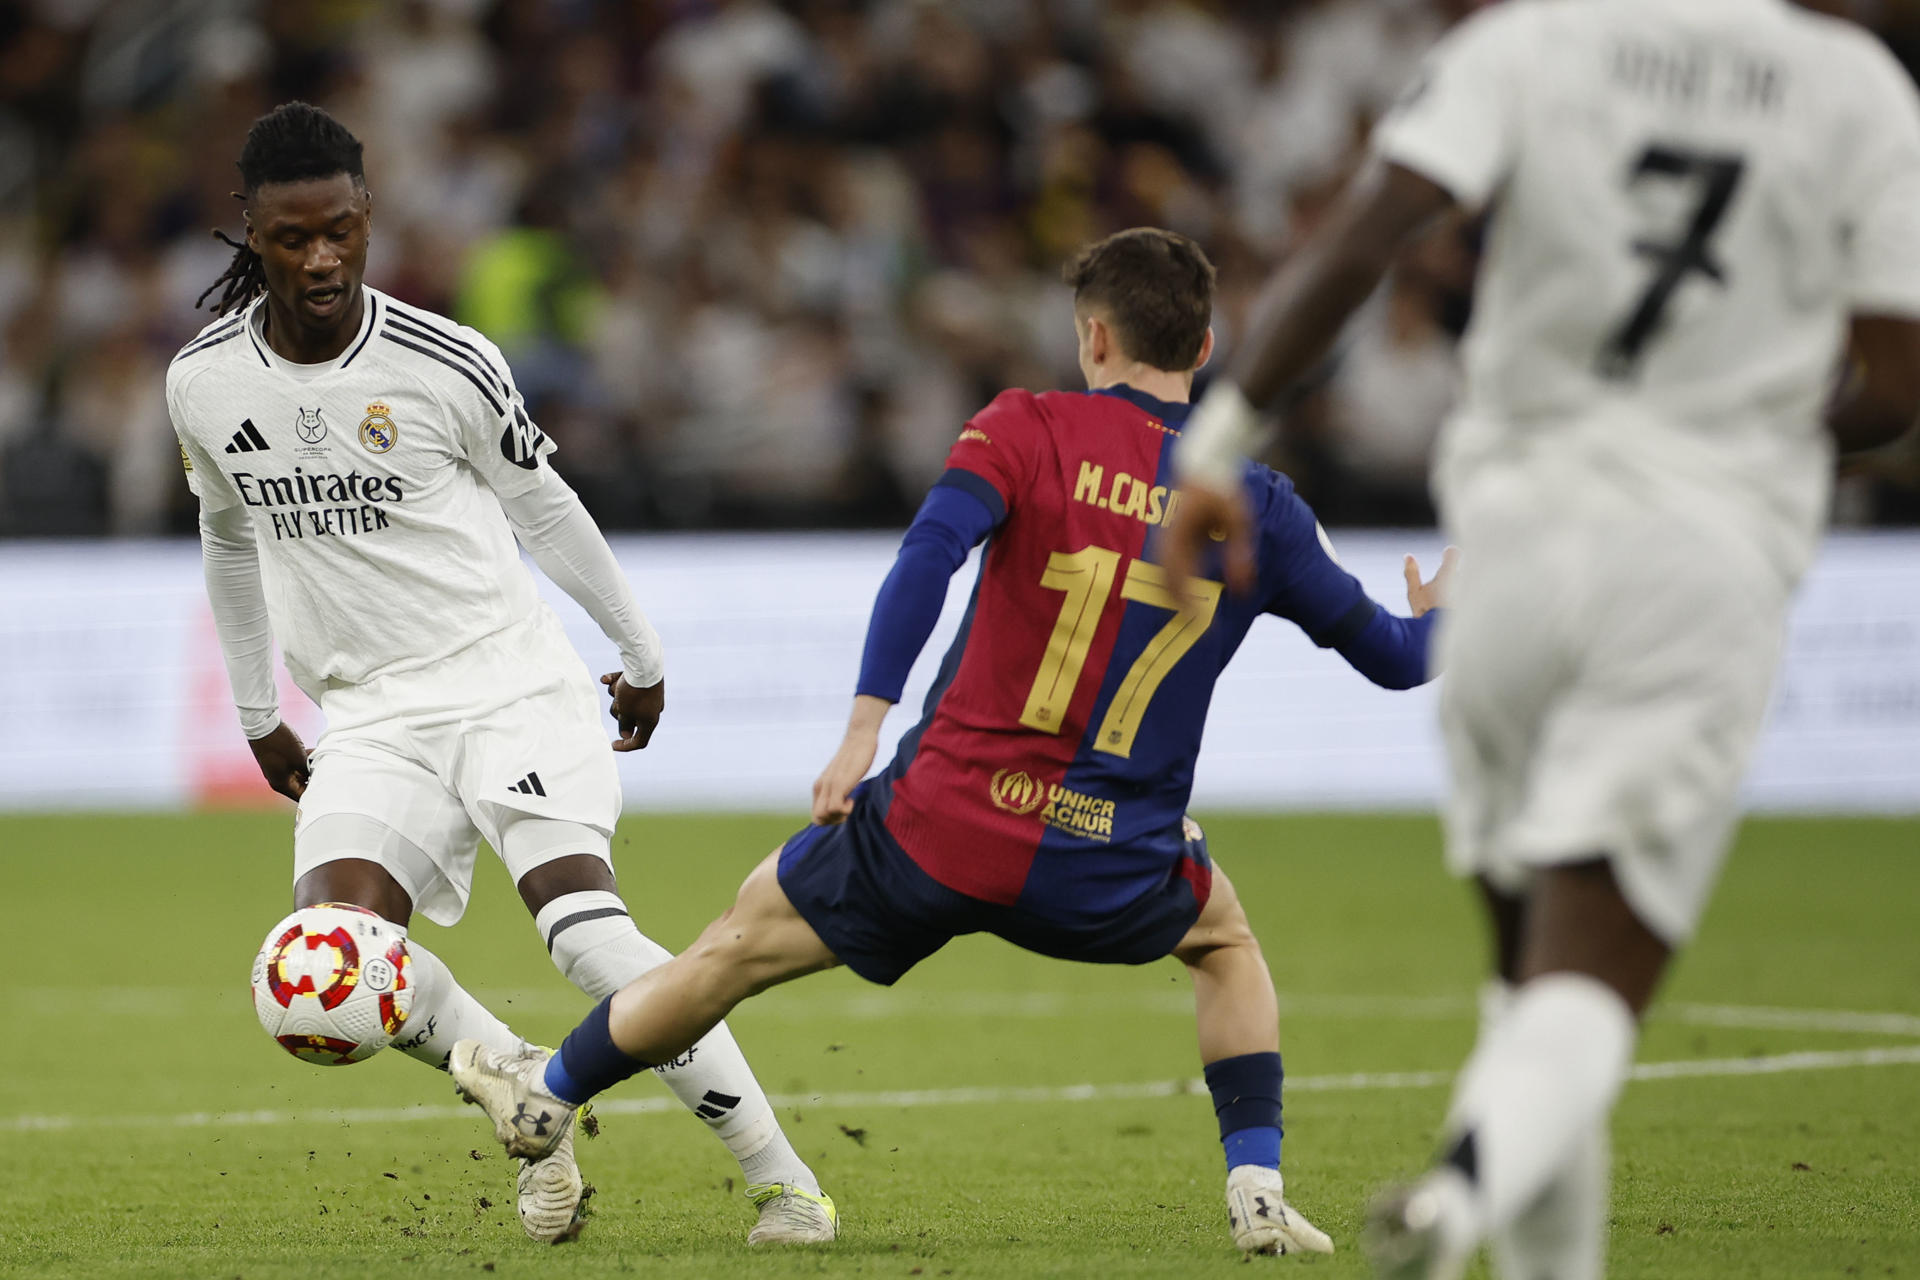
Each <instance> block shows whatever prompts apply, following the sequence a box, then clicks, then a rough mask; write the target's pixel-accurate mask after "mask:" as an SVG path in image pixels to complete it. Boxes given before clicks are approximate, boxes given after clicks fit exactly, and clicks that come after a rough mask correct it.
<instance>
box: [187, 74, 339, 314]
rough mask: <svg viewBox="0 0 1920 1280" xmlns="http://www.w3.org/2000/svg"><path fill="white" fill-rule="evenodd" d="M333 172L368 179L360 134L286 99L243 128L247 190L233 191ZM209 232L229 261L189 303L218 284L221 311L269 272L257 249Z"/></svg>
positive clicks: (242, 301)
mask: <svg viewBox="0 0 1920 1280" xmlns="http://www.w3.org/2000/svg"><path fill="white" fill-rule="evenodd" d="M337 173H344V174H346V175H347V176H348V177H350V178H352V179H353V180H354V182H355V183H356V184H360V185H364V184H365V183H366V171H365V169H364V168H363V167H362V165H361V158H360V139H358V138H356V137H354V136H353V134H351V133H349V132H348V131H347V128H346V126H345V125H343V124H341V123H340V122H339V121H338V120H335V119H334V118H333V117H332V116H330V115H328V114H327V113H326V112H325V111H323V110H321V109H320V108H319V107H316V106H313V105H311V104H310V103H305V102H285V103H282V104H280V105H279V106H277V107H275V108H274V109H273V110H272V111H269V112H268V113H267V114H266V115H264V116H261V117H260V118H259V119H258V120H255V121H254V122H253V127H252V128H251V129H248V130H247V142H246V145H245V146H244V147H242V148H241V149H240V182H241V185H242V186H243V187H244V188H245V190H244V192H242V191H236V192H234V193H233V194H234V198H235V199H236V200H248V199H251V198H252V196H253V193H254V192H255V191H258V190H259V189H260V188H261V187H264V186H269V185H271V184H273V183H277V182H307V181H310V180H312V179H314V178H331V177H333V176H334V175H335V174H337ZM213 238H214V239H216V240H218V241H220V242H221V243H222V244H225V245H230V246H231V247H232V248H233V261H232V262H230V263H228V264H227V269H226V270H225V271H224V272H222V273H221V275H220V278H219V279H218V280H215V281H214V282H213V283H212V284H210V285H208V286H207V290H206V292H205V293H202V294H201V295H200V296H199V297H198V298H197V299H195V300H194V304H193V305H194V307H195V308H198V307H200V306H201V305H203V304H204V303H205V302H206V300H207V297H208V295H209V294H212V293H213V292H214V291H215V290H219V292H220V298H219V301H217V302H216V303H214V306H213V313H214V314H215V315H217V316H223V315H225V314H227V312H229V311H231V310H233V309H234V308H236V307H242V306H245V305H246V304H247V303H249V302H251V301H253V299H254V296H255V295H256V294H260V293H263V292H265V291H266V287H267V276H266V272H265V271H264V270H263V269H262V267H261V265H260V255H259V254H257V253H255V252H254V251H253V250H252V249H249V248H248V247H247V242H246V240H245V239H240V240H235V239H234V238H233V237H232V236H230V235H228V234H227V233H226V232H224V231H221V230H220V229H219V228H217V227H216V228H215V229H214V232H213Z"/></svg>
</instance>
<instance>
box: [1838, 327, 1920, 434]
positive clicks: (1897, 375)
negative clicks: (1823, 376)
mask: <svg viewBox="0 0 1920 1280" xmlns="http://www.w3.org/2000/svg"><path fill="white" fill-rule="evenodd" d="M1916 417H1920V320H1914V319H1911V318H1909V317H1906V316H1890V315H1880V316H1875V315H1856V316H1854V317H1853V319H1852V322H1851V324H1850V326H1849V329H1848V335H1847V371H1846V376H1845V378H1844V379H1843V380H1842V382H1841V385H1840V388H1839V390H1838V392H1837V393H1836V394H1835V396H1834V398H1833V404H1832V405H1831V407H1830V408H1829V409H1828V411H1827V430H1828V431H1829V432H1831V433H1832V434H1833V439H1834V443H1835V444H1837V445H1838V446H1839V447H1840V449H1841V451H1842V452H1852V451H1854V450H1858V449H1877V448H1880V447H1881V446H1882V445H1889V444H1892V443H1893V442H1894V441H1896V440H1898V439H1899V438H1900V437H1902V436H1904V435H1905V434H1906V433H1907V432H1908V431H1909V430H1911V429H1912V427H1913V423H1914V420H1915V418H1916Z"/></svg>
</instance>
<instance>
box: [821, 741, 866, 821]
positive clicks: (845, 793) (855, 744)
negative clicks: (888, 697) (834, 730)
mask: <svg viewBox="0 0 1920 1280" xmlns="http://www.w3.org/2000/svg"><path fill="white" fill-rule="evenodd" d="M879 749H880V738H879V736H878V735H877V734H868V733H863V732H860V731H858V730H854V729H849V730H847V736H846V737H844V738H842V739H841V740H840V749H839V750H838V751H836V752H834V753H833V759H831V760H829V761H827V767H826V768H825V769H823V770H821V772H820V776H819V777H818V778H815V779H814V780H813V820H814V821H815V822H816V823H818V824H820V825H821V826H829V827H830V826H832V825H833V824H834V823H836V822H845V821H846V820H847V815H848V814H850V813H852V812H853V789H854V788H855V787H857V786H859V785H860V780H861V779H862V778H864V777H866V776H867V770H869V769H871V768H872V767H873V757H874V754H875V753H876V752H877V751H878V750H879Z"/></svg>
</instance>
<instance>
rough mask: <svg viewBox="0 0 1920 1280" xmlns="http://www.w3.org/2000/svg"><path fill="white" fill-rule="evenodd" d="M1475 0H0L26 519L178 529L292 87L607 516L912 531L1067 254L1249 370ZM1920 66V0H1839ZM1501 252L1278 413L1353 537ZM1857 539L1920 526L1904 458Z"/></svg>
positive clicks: (2, 438)
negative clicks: (1267, 285)
mask: <svg viewBox="0 0 1920 1280" xmlns="http://www.w3.org/2000/svg"><path fill="white" fill-rule="evenodd" d="M1472 7H1473V0H1291V2H1288V0H945V2H942V3H933V2H931V0H777V2H776V0H651V2H649V0H623V2H615V0H601V2H593V0H396V2H391V3H373V2H371V0H261V2H258V3H255V2H251V0H0V532H4V533H11V534H47V535H52V534H58V535H72V534H95V533H111V534H146V533H164V532H184V531H186V530H188V529H191V528H192V508H191V499H190V498H189V496H188V494H187V492H186V488H185V486H184V484H183V483H182V482H181V478H180V474H179V465H178V458H177V453H176V450H175V447H174V444H173V439H172V432H171V430H170V428H169V425H168V423H167V419H166V407H165V399H164V393H163V383H164V371H165V368H166V365H167V362H168V360H169V359H170V357H171V356H172V354H173V353H174V351H175V350H177V349H178V347H179V346H180V345H181V343H182V342H184V341H185V340H186V339H187V338H188V337H190V336H191V335H192V334H193V333H194V332H195V331H196V330H197V329H199V328H200V326H201V325H203V324H205V323H206V322H207V321H208V319H210V316H209V314H208V313H207V312H206V311H196V310H195V299H196V297H197V296H198V295H199V294H200V293H201V291H202V290H204V289H206V288H207V286H208V285H210V284H211V283H212V282H213V280H214V278H215V277H216V276H218V275H219V274H220V272H221V271H222V270H223V269H224V267H225V266H226V263H227V261H228V257H229V250H228V249H227V248H226V247H225V246H224V245H221V244H219V243H217V242H215V241H214V240H213V239H212V238H211V236H210V234H209V231H210V229H211V228H214V227H220V228H224V229H227V230H228V231H230V232H237V231H238V229H239V227H240V206H239V204H238V203H237V202H236V200H235V199H234V198H233V196H232V194H231V193H232V191H233V190H234V188H235V187H236V186H237V185H238V178H237V172H236V170H235V167H234V161H235V159H236V158H237V156H238V154H239V148H240V144H241V141H242V139H243V137H244V135H245V132H246V129H247V126H248V124H249V122H250V121H251V120H252V119H253V118H254V117H255V116H257V115H259V114H260V113H262V112H264V111H266V110H268V109H269V108H271V107H272V106H273V105H275V104H276V103H278V102H280V101H283V100H286V99H289V98H296V97H297V98H304V99H306V100H308V101H312V102H316V103H319V104H322V105H324V106H326V107H327V108H329V109H330V110H332V111H333V112H334V113H335V114H337V115H338V116H339V117H340V118H341V119H342V120H343V121H344V122H345V123H346V124H347V125H348V127H350V128H351V129H353V130H354V131H355V132H356V133H357V134H359V136H360V138H361V139H362V141H364V142H365V144H366V148H367V181H368V185H369V187H370V188H371V189H372V191H373V193H374V246H373V253H372V260H371V263H370V266H369V270H368V280H369V282H370V283H372V284H375V285H377V286H379V287H380V288H383V289H386V290H389V291H391V292H392V293H394V294H396V295H398V296H399V297H401V298H403V299H404V300H406V301H409V302H412V303H415V304H417V305H419V306H423V307H428V308H432V309H434V310H436V311H441V312H445V313H447V314H450V315H452V316H455V317H456V318H458V319H460V320H462V321H464V322H466V323H468V324H472V325H474V326H476V327H478V328H480V329H481V330H483V331H485V332H486V333H487V334H488V335H489V336H491V337H492V338H493V339H494V340H495V341H497V342H498V343H499V344H500V345H501V346H502V347H503V348H504V349H505V351H506V352H507V354H508V356H509V358H510V359H511V361H512V363H513V365H514V368H515V371H516V373H517V375H518V378H519V382H520V385H521V387H522V389H523V390H524V392H525V393H526V396H527V398H528V401H529V403H530V405H531V407H532V409H533V410H534V412H535V413H536V415H537V417H538V419H539V420H540V422H541V423H542V425H543V426H544V427H545V428H546V430H547V431H548V432H549V433H551V434H552V435H553V436H554V437H555V438H556V440H558V441H559V443H560V446H561V450H562V452H561V455H560V458H559V463H560V466H561V470H562V471H563V472H564V473H565V474H566V475H567V476H568V478H569V479H570V480H571V481H572V482H573V484H574V485H575V487H576V488H578V489H579V490H580V491H581V494H582V496H583V497H584V498H585V499H586V501H587V503H588V504H589V506H590V507H591V508H592V509H593V510H594V512H595V513H596V514H597V515H598V516H599V517H600V518H601V520H602V521H603V522H604V523H605V524H607V525H608V526H609V527H616V528H708V527H760V528H803V527H857V526H875V525H898V524H901V523H904V522H905V520H906V519H907V518H908V516H909V515H910V514H911V511H912V509H913V507H914V505H915V504H916V502H917V499H918V495H919V493H920V491H921V490H922V488H923V487H924V486H925V485H926V484H927V483H928V482H929V481H930V480H931V479H932V478H933V477H934V476H936V475H937V474H938V473H939V470H940V467H941V462H942V459H943V457H944V456H945V453H946V449H947V447H948V445H949V444H950V443H951V441H952V440H953V438H954V436H955V435H956V433H957V431H958V429H959V427H960V425H961V423H963V422H964V421H965V419H966V418H967V416H968V415H969V414H970V413H971V412H972V411H973V410H975V409H976V408H978V407H979V406H980V405H981V404H983V403H984V402H985V401H986V400H987V399H988V398H990V397H991V396H992V395H993V394H994V393H995V392H997V391H998V390H1000V389H1001V388H1003V387H1007V386H1022V387H1028V388H1034V389H1044V388H1049V387H1076V386H1078V385H1079V380H1078V379H1079V375H1078V371H1077V368H1076V366H1075V363H1074V341H1073V332H1072V328H1071V323H1070V304H1069V299H1068V296H1067V294H1066V291H1065V289H1064V287H1063V286H1062V285H1061V284H1060V283H1059V274H1058V273H1059V269H1060V264H1061V263H1062V261H1064V260H1065V259H1066V258H1067V257H1069V256H1070V255H1071V254H1072V252H1073V251H1074V250H1075V249H1076V248H1077V247H1078V246H1079V245H1081V244H1083V243H1085V242H1086V241H1088V240H1091V239H1093V238H1096V237H1098V236H1101V235H1104V234H1106V233H1107V232H1109V231H1113V230H1116V229H1119V228H1121V227H1125V226H1131V225H1136V224H1141V223H1151V224H1156V225H1160V226H1165V227H1171V228H1174V229H1177V230H1180V231H1184V232H1186V233H1187V234H1189V235H1192V236H1194V237H1195V238H1197V239H1198V240H1199V241H1200V242H1201V243H1202V244H1204V245H1205V246H1206V247H1207V249H1208V251H1209V253H1210V254H1211V255H1212V256H1213V258H1214V260H1215V262H1216V264H1217V265H1218V266H1219V268H1220V271H1221V295H1220V303H1219V307H1218V313H1217V328H1218V331H1219V336H1220V339H1221V341H1222V346H1223V350H1230V349H1231V347H1232V344H1233V338H1234V333H1235V331H1236V328H1237V326H1238V325H1239V324H1240V322H1241V320H1242V318H1243V316H1244V314H1245V311H1246V308H1247V305H1248V303H1249V300H1250V297H1251V295H1252V293H1253V292H1254V290H1255V289H1256V288H1257V286H1258V285H1259V283H1260V282H1261V281H1262V279H1263V278H1264V277H1265V275H1266V273H1267V272H1268V271H1269V270H1270V269H1271V268H1272V266H1273V265H1274V264H1275V263H1276V262H1278V261H1280V260H1281V259H1282V258H1284V257H1285V256H1286V254H1287V253H1288V251H1289V249H1290V248H1291V247H1292V246H1294V245H1295V244H1297V243H1298V242H1299V240H1300V237H1301V236H1302V235H1304V234H1305V233H1306V232H1307V231H1309V230H1310V229H1311V228H1312V227H1313V225H1314V222H1315V219H1316V218H1317V217H1318V216H1319V215H1320V213H1321V211H1322V210H1323V209H1324V207H1325V206H1326V203H1327V201H1328V199H1329V197H1330V196H1331V194H1332V193H1333V192H1334V191H1335V190H1336V188H1337V184H1338V183H1339V182H1340V180H1341V179H1342V178H1343V177H1344V176H1345V175H1346V174H1347V173H1348V172H1349V170H1350V169H1351V167H1352V165H1353V164H1354V163H1355V162H1356V158H1357V157H1358V155H1359V154H1360V148H1361V147H1362V146H1363V144H1364V139H1365V137H1366V134H1367V130H1368V128H1369V125H1370V123H1371V122H1372V120H1373V119H1374V118H1376V117H1377V116H1378V115H1379V114H1380V113H1381V112H1382V111H1383V110H1384V109H1385V108H1386V107H1387V105H1388V104H1390V103H1391V102H1392V100H1393V98H1394V97H1395V95H1396V94H1397V93H1398V91H1399V90H1400V88H1401V86H1402V85H1403V84H1405V83H1406V82H1407V81H1408V79H1409V78H1410V76H1411V75H1412V73H1413V70H1414V68H1415V65H1416V63H1417V62H1418V60H1419V58H1420V57H1421V55H1422V54H1423V52H1424V51H1425V50H1426V49H1427V47H1428V46H1429V45H1430V44H1431V43H1432V42H1433V41H1434V40H1435V39H1436V38H1437V37H1438V36H1439V35H1440V34H1441V33H1442V32H1443V31H1444V30H1445V29H1446V28H1447V27H1448V26H1449V25H1450V24H1451V23H1453V22H1455V21H1457V20H1458V19H1459V18H1460V17H1461V16H1463V14H1464V13H1465V12H1466V11H1467V10H1468V9H1470V8H1472ZM1821 7H1825V8H1830V9H1834V10H1836V11H1841V12H1846V13H1848V14H1850V15H1851V16H1853V17H1856V18H1858V19H1860V20H1862V21H1866V22H1868V23H1869V24H1870V25H1873V26H1874V27H1875V28H1876V29H1877V30H1879V31H1880V32H1881V34H1882V35H1883V36H1885V37H1886V38H1887V40H1888V41H1889V43H1890V44H1891V45H1892V46H1893V47H1894V49H1895V52H1896V53H1898V54H1900V55H1901V56H1902V58H1903V60H1905V61H1907V63H1908V65H1909V66H1910V67H1912V66H1914V65H1916V58H1915V56H1914V55H1915V54H1916V52H1920V14H1916V12H1915V10H1916V8H1920V6H1916V5H1914V4H1911V3H1899V2H1896V0H1881V2H1880V3H1858V2H1849V0H1831V2H1830V3H1826V4H1823V5H1822V6H1821ZM1474 251H1475V229H1474V228H1473V227H1472V226H1470V225H1468V226H1449V227H1444V228H1441V229H1439V230H1437V231H1436V232H1435V233H1434V234H1433V235H1432V236H1431V237H1430V238H1429V239H1428V241H1427V242H1426V243H1424V244H1422V245H1421V246H1419V248H1418V249H1417V250H1416V251H1415V252H1414V253H1413V254H1411V255H1410V256H1409V258H1408V260H1407V261H1406V263H1405V264H1404V265H1403V266H1402V267H1401V268H1400V269H1399V270H1398V271H1397V273H1396V275H1395V277H1394V279H1393V281H1392V282H1391V284H1390V285H1389V286H1387V287H1386V288H1384V289H1383V291H1382V293H1381V296H1380V297H1378V298H1376V299H1375V301H1374V302H1373V303H1372V304H1371V305H1370V306H1369V308H1368V310H1367V311H1366V313H1365V314H1364V315H1363V316H1362V317H1361V318H1360V319H1359V320H1358V321H1357V322H1356V325H1355V329H1354V331H1353V332H1352V333H1351V334H1350V335H1349V337H1348V339H1347V341H1346V342H1345V343H1344V345H1343V347H1342V354H1341V356H1340V358H1339V359H1338V361H1337V362H1336V363H1334V364H1333V365H1332V366H1331V367H1330V369H1329V370H1328V371H1327V373H1326V375H1325V376H1324V377H1323V379H1322V380H1321V382H1320V384H1319V385H1318V386H1317V387H1316V388H1315V389H1314V390H1313V391H1312V393H1311V394H1310V395H1308V396H1306V397H1305V398H1303V399H1302V400H1301V401H1300V402H1299V403H1298V404H1297V405H1296V406H1295V407H1294V409H1293V410H1292V412H1291V413H1290V415H1289V421H1288V430H1287V434H1286V438H1285V440H1284V442H1283V443H1282V445H1281V446H1280V448H1279V452H1278V454H1277V456H1276V459H1275V460H1276V461H1277V462H1279V463H1280V464H1281V465H1283V466H1284V467H1286V468H1287V469H1288V470H1289V471H1291V472H1292V473H1293V474H1294V475H1295V477H1296V479H1297V480H1298V481H1299V482H1300V484H1301V487H1302V489H1303V490H1304V491H1305V492H1306V494H1307V495H1308V496H1309V498H1310V499H1311V500H1312V501H1313V502H1314V503H1315V505H1316V506H1317V507H1319V508H1320V510H1321V512H1322V514H1323V517H1324V518H1325V519H1326V520H1327V522H1328V523H1330V524H1359V523H1366V524H1387V525H1417V524H1425V523H1428V522H1430V521H1431V519H1432V511H1431V508H1430V506H1429V505H1428V501H1427V498H1426V482H1425V471H1426V461H1427V454H1428V450H1429V447H1430V445H1431V442H1432V439H1433V436H1434V434H1435V431H1436V430H1437V428H1438V425H1439V422H1440V419H1441V417H1442V416H1443V414H1444V413H1445V411H1446V409H1447V407H1448V405H1449V402H1450V400H1451V398H1452V395H1453V389H1454V381H1455V376H1456V370H1455V360H1454V354H1453V344H1454V339H1455V337H1456V335H1457V334H1458V332H1459V331H1460V330H1461V328H1462V327H1463V325H1464V324H1465V322H1466V319H1467V316H1468V314H1469V311H1470V307H1471V296H1470V283H1471V272H1472V266H1473V260H1474ZM1839 515H1840V518H1841V519H1842V521H1843V522H1848V523H1915V522H1920V446H1916V445H1912V444H1911V442H1910V444H1909V446H1908V447H1905V448H1902V449H1898V450H1895V451H1893V452H1891V453H1890V454H1888V455H1887V456H1883V457H1878V458H1875V459H1872V460H1871V461H1869V462H1867V463H1864V464H1859V465H1856V466H1853V467H1851V468H1850V469H1849V474H1848V475H1847V476H1846V477H1845V479H1844V481H1843V486H1842V496H1841V502H1840V513H1839Z"/></svg>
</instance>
